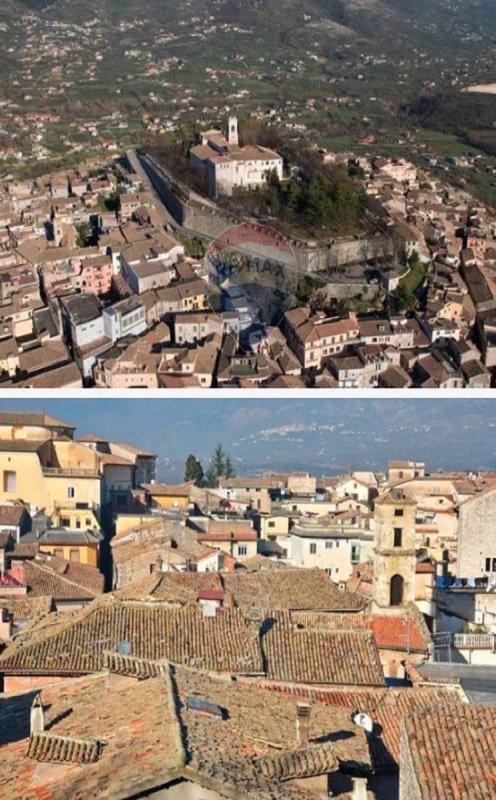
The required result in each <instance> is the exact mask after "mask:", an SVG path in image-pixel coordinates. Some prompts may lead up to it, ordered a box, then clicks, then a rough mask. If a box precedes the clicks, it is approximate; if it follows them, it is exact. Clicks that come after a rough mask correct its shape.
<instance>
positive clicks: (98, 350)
mask: <svg viewBox="0 0 496 800" xmlns="http://www.w3.org/2000/svg"><path fill="white" fill-rule="evenodd" d="M233 124H234V125H235V122H234V123H233ZM209 135H210V134H209ZM231 136H232V137H233V136H234V138H235V139H236V140H237V136H236V134H235V133H233V134H231ZM212 137H213V138H215V136H214V134H213V133H212V135H211V139H212ZM219 137H220V139H222V136H220V134H219V136H218V138H219ZM207 138H208V137H207ZM209 141H210V140H209ZM216 141H217V140H216ZM222 141H224V140H223V139H222ZM226 141H227V140H226ZM221 144H222V142H221V143H220V144H219V145H218V146H219V147H221ZM207 146H210V145H201V146H200V147H204V148H205V147H207ZM222 146H223V145H222ZM226 147H227V148H228V149H229V148H231V150H230V151H229V152H230V153H231V154H230V155H229V156H227V155H222V156H218V158H220V160H221V162H222V163H223V161H222V159H225V158H231V159H232V158H234V159H235V160H236V158H238V156H239V158H241V161H240V164H241V165H242V166H243V165H245V166H246V165H248V166H249V162H248V161H246V159H245V160H243V159H244V155H243V148H239V147H238V145H237V144H233V145H226ZM212 152H213V151H212ZM226 152H227V150H226ZM245 155H246V154H245ZM209 158H210V156H209ZM212 158H214V156H212ZM215 158H217V156H215ZM215 158H214V161H215ZM207 160H208V159H207ZM205 163H206V162H205ZM215 163H217V162H215ZM219 163H220V162H219ZM233 163H234V162H233ZM357 163H358V166H359V167H360V168H361V169H362V170H363V175H364V176H365V177H364V178H363V186H364V191H365V192H366V194H367V195H368V197H369V201H370V202H371V203H372V208H375V211H374V213H376V214H377V220H379V221H380V225H381V226H382V228H383V230H385V231H386V232H387V233H388V235H389V237H390V240H391V241H393V242H396V243H397V246H398V248H399V249H400V250H401V257H400V256H398V258H401V259H403V260H405V259H408V258H409V257H411V256H412V255H416V256H417V258H418V259H419V262H416V263H417V264H418V263H420V264H423V265H424V268H425V270H426V275H425V279H424V286H423V293H424V300H423V301H422V303H421V305H420V306H419V308H418V310H415V311H414V312H411V313H398V312H396V313H395V312H392V311H389V312H387V313H386V312H382V313H374V314H373V315H372V314H358V313H356V312H354V311H349V312H347V313H342V314H340V315H338V316H329V315H328V314H326V313H324V312H323V311H319V310H318V308H317V310H315V305H313V306H312V308H311V307H310V306H305V305H299V306H298V307H294V308H290V310H288V311H286V313H285V314H284V315H282V318H281V320H280V321H279V323H278V324H277V326H274V325H273V326H271V325H269V324H268V323H267V324H265V325H262V327H260V325H259V326H258V328H257V329H256V331H255V332H254V333H253V334H252V335H251V336H250V333H249V332H250V330H251V327H250V324H251V323H250V319H251V318H250V315H249V313H248V311H249V309H248V301H246V303H245V305H246V306H247V307H246V308H245V307H244V305H243V297H242V296H240V297H238V296H236V297H234V295H233V296H231V294H233V292H232V291H231V290H229V292H231V294H230V293H229V292H227V293H226V292H225V291H224V289H222V290H220V289H219V287H218V286H217V285H216V284H215V281H214V282H212V281H213V279H212V274H211V272H210V271H209V270H210V267H209V263H210V262H209V261H208V259H203V258H202V259H195V258H192V257H189V256H188V255H187V253H186V243H183V242H184V237H183V236H182V235H181V234H180V233H179V234H178V232H177V231H176V230H174V228H173V227H171V224H170V218H169V217H168V215H167V211H166V209H165V208H164V206H163V205H162V203H161V201H160V200H159V198H158V196H157V195H156V194H155V193H154V191H153V189H152V187H151V185H150V184H149V181H148V179H147V176H146V175H145V174H144V173H143V172H142V173H141V174H137V173H136V172H135V171H133V169H132V167H131V166H130V163H129V162H127V161H124V162H122V161H120V160H111V161H110V162H109V163H108V164H106V165H105V164H103V163H96V164H95V163H93V164H91V163H86V164H82V165H80V167H79V168H78V169H77V170H75V171H73V172H67V171H62V172H55V173H52V174H50V175H47V176H45V177H44V178H41V179H37V180H36V181H31V180H28V181H10V182H7V183H6V184H5V185H4V186H3V187H2V189H1V190H0V323H1V324H0V374H1V376H2V381H3V382H2V388H8V387H13V386H14V387H17V386H25V387H40V386H44V387H52V388H53V387H76V386H81V385H83V386H97V387H101V388H121V389H122V388H136V387H138V388H139V387H142V388H181V387H203V388H210V387H240V388H258V387H260V388H265V387H268V388H271V387H273V388H298V387H301V388H303V387H320V388H370V387H384V388H408V387H412V386H413V387H420V388H461V387H473V388H485V387H489V386H490V384H491V374H492V370H493V368H494V366H495V364H496V360H495V358H496V357H495V356H494V353H493V350H495V347H496V345H495V344H494V342H493V339H494V340H495V341H496V338H495V336H496V334H495V333H494V331H493V328H494V330H496V327H495V325H496V322H495V320H494V319H493V317H494V314H495V309H496V289H495V287H496V283H495V282H494V279H493V272H494V267H495V264H496V238H495V237H496V217H495V215H494V212H493V211H492V210H491V209H488V208H485V207H482V206H480V205H477V204H476V203H475V201H474V200H473V198H470V197H469V196H467V195H466V194H464V193H463V192H461V191H459V190H455V189H451V188H448V187H447V186H446V185H442V184H440V183H439V182H436V181H434V180H431V179H429V178H428V177H427V176H424V175H422V174H420V173H419V172H418V171H417V169H416V168H415V167H414V166H413V165H412V164H410V163H407V162H404V161H398V160H394V159H389V160H386V159H375V160H372V161H370V162H368V161H366V160H359V161H358V162H357ZM248 166H246V168H247V169H248ZM243 168H244V167H243ZM246 180H248V177H247V178H246ZM257 180H258V179H257ZM378 224H379V223H378ZM178 236H179V238H178ZM388 263H389V261H388V260H387V259H386V262H384V259H379V261H378V263H377V265H376V267H377V274H378V276H379V277H378V278H376V279H374V280H375V283H376V284H377V287H376V288H377V291H378V292H380V291H382V292H383V294H384V297H385V298H389V300H393V299H394V292H397V291H398V289H399V287H400V288H401V281H402V280H403V279H405V278H408V269H409V267H408V266H405V267H403V274H401V272H402V271H401V270H398V269H397V268H396V269H393V270H392V271H391V270H390V269H389V267H388V266H387V264H388ZM411 269H414V267H411ZM234 288H236V287H234ZM233 291H234V290H233ZM391 293H393V294H391ZM224 295H225V296H224ZM328 299H329V298H328ZM389 300H388V303H387V304H386V305H388V304H389V306H391V302H389ZM214 309H215V310H214ZM247 315H248V316H247ZM246 319H248V323H247V322H246ZM249 323H250V324H249ZM493 323H494V324H493ZM247 326H248V328H247ZM252 327H253V326H252ZM255 327H256V326H255ZM241 344H242V346H241Z"/></svg>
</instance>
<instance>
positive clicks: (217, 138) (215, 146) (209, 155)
mask: <svg viewBox="0 0 496 800" xmlns="http://www.w3.org/2000/svg"><path fill="white" fill-rule="evenodd" d="M189 158H190V162H191V164H192V165H193V166H195V167H197V168H198V169H200V170H202V171H203V173H204V175H205V179H206V185H207V191H208V194H209V195H210V197H217V196H218V195H219V194H224V195H232V193H233V189H234V188H235V187H240V188H245V189H249V188H254V187H256V186H261V185H263V184H264V183H265V180H266V176H267V173H269V172H271V171H272V170H275V171H276V173H277V175H278V177H279V179H282V171H283V160H282V157H281V156H280V155H279V153H276V152H275V150H270V149H269V148H267V147H261V146H260V145H246V146H245V147H240V145H239V138H238V120H237V119H236V117H229V121H228V130H227V138H226V136H225V135H224V134H223V133H222V131H218V130H210V131H205V132H203V133H201V134H200V144H198V145H196V146H195V147H192V148H191V150H190V154H189Z"/></svg>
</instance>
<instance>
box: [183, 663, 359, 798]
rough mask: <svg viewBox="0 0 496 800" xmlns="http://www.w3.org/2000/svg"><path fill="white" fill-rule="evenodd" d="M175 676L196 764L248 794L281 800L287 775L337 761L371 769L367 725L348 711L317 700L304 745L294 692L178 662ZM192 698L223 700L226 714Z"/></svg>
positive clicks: (330, 767) (313, 771)
mask: <svg viewBox="0 0 496 800" xmlns="http://www.w3.org/2000/svg"><path fill="white" fill-rule="evenodd" d="M172 677H173V685H174V687H175V691H176V693H177V699H178V701H179V704H180V706H179V707H180V718H181V723H182V725H183V730H184V732H185V737H186V739H187V741H188V744H189V747H190V753H191V768H193V769H194V768H196V769H198V770H201V771H202V772H203V773H204V774H206V775H211V776H212V777H214V776H216V775H218V774H219V773H220V775H221V776H222V778H223V780H224V781H225V783H227V784H228V785H232V784H233V782H235V783H236V786H237V789H238V791H239V792H240V795H241V797H243V798H244V797H245V796H247V795H249V796H250V797H254V798H255V797H256V798H259V797H265V796H266V794H265V792H266V791H267V790H269V791H270V790H272V791H273V792H274V794H269V796H270V797H274V798H277V799H278V800H279V799H280V798H282V797H284V798H287V797H291V796H292V795H291V794H290V785H289V784H287V783H285V781H287V780H290V779H291V778H295V777H301V778H305V777H311V776H313V775H321V774H324V773H327V772H329V771H335V770H337V768H338V764H339V763H340V764H343V765H351V764H353V765H355V767H358V766H361V768H362V769H363V770H365V771H367V770H368V768H369V765H370V752H369V748H368V744H367V738H366V736H365V732H364V731H363V729H361V728H359V727H358V726H357V725H355V724H354V723H353V722H352V720H351V716H350V714H349V712H348V711H347V710H346V711H344V710H343V709H340V708H337V707H334V708H333V707H331V706H329V705H325V704H323V703H319V702H318V701H316V702H314V703H312V708H311V712H310V720H309V723H310V725H309V735H310V739H309V743H308V745H306V746H300V747H298V745H297V740H296V712H297V703H298V699H297V698H296V697H294V698H293V697H284V696H282V695H279V694H276V693H271V692H266V691H263V690H260V689H259V688H256V687H254V686H253V685H248V684H247V683H245V682H244V681H243V682H241V683H240V682H239V681H236V682H232V681H228V680H225V679H224V680H221V679H220V678H217V677H215V676H206V675H205V674H202V673H199V672H197V671H196V670H190V669H185V668H181V667H172ZM188 697H195V698H199V699H200V700H202V699H203V700H206V701H208V702H210V703H214V704H216V705H218V706H220V707H221V708H222V709H224V712H225V713H224V718H223V719H222V718H218V717H211V718H206V717H205V716H203V715H201V714H198V713H195V711H194V710H192V709H191V708H189V707H188V705H187V699H188ZM333 734H336V735H333ZM217 770H218V771H219V772H217ZM281 781H284V783H283V784H282V785H281V783H280V782H281ZM283 787H284V788H283ZM247 789H250V790H251V794H250V793H249V791H247ZM235 796H236V797H238V796H239V795H238V794H237V793H236V795H235ZM304 796H306V795H304Z"/></svg>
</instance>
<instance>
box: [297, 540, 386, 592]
mask: <svg viewBox="0 0 496 800" xmlns="http://www.w3.org/2000/svg"><path fill="white" fill-rule="evenodd" d="M289 536H290V539H291V546H290V559H291V563H292V564H293V566H295V567H319V568H320V569H324V570H325V571H326V572H327V573H328V575H329V576H330V577H331V578H332V579H333V581H336V582H339V581H347V580H348V579H349V578H350V577H351V574H352V572H353V567H354V566H355V564H358V563H359V562H360V561H366V560H367V558H368V557H369V556H370V555H371V554H372V548H373V538H374V537H373V534H372V533H371V532H370V531H368V530H360V529H359V528H356V527H352V526H350V527H345V526H335V527H332V528H331V527H325V528H324V527H318V526H315V527H314V528H313V529H312V527H311V526H309V527H308V528H304V527H297V526H295V527H294V528H292V529H291V530H290V532H289Z"/></svg>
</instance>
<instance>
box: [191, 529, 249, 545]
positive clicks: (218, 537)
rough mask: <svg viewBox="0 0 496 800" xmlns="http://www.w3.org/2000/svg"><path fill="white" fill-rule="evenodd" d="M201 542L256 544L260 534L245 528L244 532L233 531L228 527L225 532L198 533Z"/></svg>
mask: <svg viewBox="0 0 496 800" xmlns="http://www.w3.org/2000/svg"><path fill="white" fill-rule="evenodd" d="M197 538H198V541H199V542H209V541H215V542H256V541H257V539H258V534H257V532H256V531H254V530H252V529H250V528H245V529H244V530H241V531H240V530H238V531H233V530H230V529H229V527H228V526H227V525H226V526H225V527H224V529H223V530H220V531H219V530H215V529H213V530H212V529H211V530H209V531H205V532H201V533H198V536H197Z"/></svg>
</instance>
